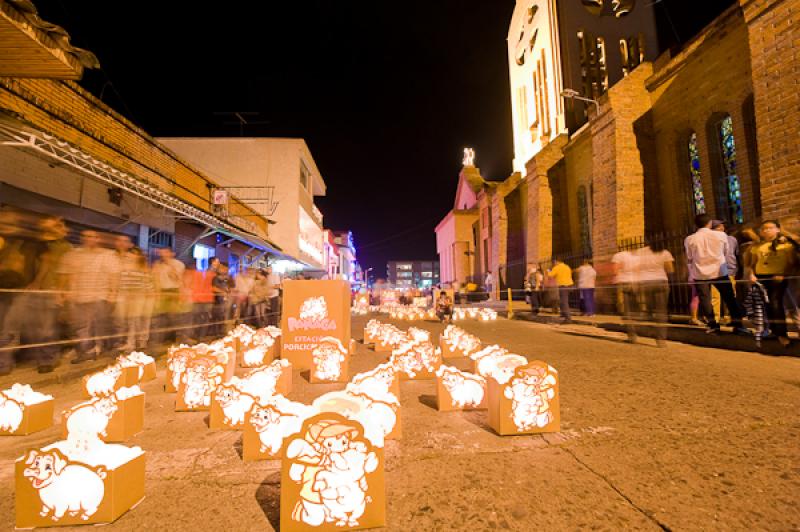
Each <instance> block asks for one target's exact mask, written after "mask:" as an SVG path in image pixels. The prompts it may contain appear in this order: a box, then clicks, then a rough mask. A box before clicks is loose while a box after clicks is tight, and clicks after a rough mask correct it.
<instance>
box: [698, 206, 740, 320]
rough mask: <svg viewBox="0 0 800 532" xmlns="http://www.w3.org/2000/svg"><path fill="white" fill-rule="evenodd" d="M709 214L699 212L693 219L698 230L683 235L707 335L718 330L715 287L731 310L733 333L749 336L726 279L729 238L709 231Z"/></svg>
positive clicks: (717, 232)
mask: <svg viewBox="0 0 800 532" xmlns="http://www.w3.org/2000/svg"><path fill="white" fill-rule="evenodd" d="M711 223H712V220H711V217H710V216H708V215H707V214H699V215H697V217H696V218H695V225H696V226H697V231H696V232H694V233H692V234H691V235H689V236H687V237H686V240H685V241H684V246H685V247H686V259H687V262H688V264H689V269H690V271H691V277H692V279H694V283H695V287H696V289H697V295H698V296H699V298H700V313H701V314H702V315H703V316H704V317H705V319H706V323H707V329H706V332H707V333H708V334H718V333H719V330H720V326H719V323H718V322H717V318H716V316H715V315H714V307H713V305H712V302H711V287H712V286H713V287H715V288H716V289H717V290H718V291H719V293H720V296H721V297H722V300H723V301H724V302H725V304H726V305H727V306H728V308H729V309H730V312H731V318H732V319H731V325H732V326H733V331H734V333H736V334H743V335H749V334H750V333H749V331H748V330H747V329H744V328H743V327H742V317H743V316H744V312H743V310H742V308H741V307H740V306H739V302H738V301H737V300H736V296H735V295H734V292H733V285H732V284H731V280H730V278H728V263H727V260H728V246H729V244H728V237H727V235H726V234H725V233H721V232H719V231H712V230H711Z"/></svg>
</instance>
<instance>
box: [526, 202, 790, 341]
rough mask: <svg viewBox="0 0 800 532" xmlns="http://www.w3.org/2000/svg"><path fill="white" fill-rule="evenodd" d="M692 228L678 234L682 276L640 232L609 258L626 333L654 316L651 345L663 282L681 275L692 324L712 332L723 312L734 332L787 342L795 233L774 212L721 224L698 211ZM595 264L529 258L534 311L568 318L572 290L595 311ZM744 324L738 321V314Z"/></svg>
mask: <svg viewBox="0 0 800 532" xmlns="http://www.w3.org/2000/svg"><path fill="white" fill-rule="evenodd" d="M695 225H696V231H695V232H694V233H692V234H690V235H688V236H687V237H686V239H685V241H684V249H685V253H686V261H687V264H686V266H687V270H688V278H687V279H686V280H683V279H675V278H674V273H675V258H674V257H673V255H672V254H671V253H670V252H669V251H668V250H667V249H665V248H664V247H663V242H659V241H650V240H647V239H645V241H644V243H643V245H642V246H641V247H640V248H638V249H633V250H623V251H620V252H618V253H616V254H615V255H614V256H613V257H612V259H611V270H612V275H613V285H612V286H607V287H606V286H603V287H600V288H612V289H614V290H616V292H617V297H618V307H619V309H620V311H621V313H622V315H623V316H624V318H625V321H626V323H627V331H628V341H629V342H636V341H637V324H639V323H641V322H643V321H644V322H646V321H650V322H654V323H655V325H656V330H657V336H656V342H657V345H659V346H661V347H663V346H664V345H665V343H664V340H665V339H666V336H667V329H666V323H667V321H668V307H669V295H670V289H671V288H670V287H671V283H675V282H678V283H680V282H688V283H689V285H690V286H691V289H692V301H691V304H690V308H691V312H692V316H691V322H692V323H693V324H694V325H698V326H703V327H705V329H706V333H708V334H712V335H716V334H719V333H720V323H721V321H722V319H723V316H725V319H726V320H727V322H728V324H729V325H730V326H731V327H732V331H733V333H734V334H738V335H743V336H754V337H755V338H756V339H757V340H758V341H761V340H764V339H775V340H777V341H778V342H779V343H780V344H781V345H782V346H784V347H787V346H788V345H789V344H790V339H789V334H788V326H787V318H790V319H793V320H794V321H795V323H797V324H798V325H800V306H799V305H798V302H799V300H800V237H798V236H797V235H795V234H793V233H791V232H789V231H786V230H785V229H782V228H781V225H780V223H779V222H778V221H777V220H766V221H764V222H762V223H761V224H759V225H758V226H756V227H745V228H740V229H738V230H737V231H735V235H736V236H734V234H732V233H733V232H730V233H729V232H728V231H727V230H726V229H727V227H726V225H725V222H724V221H722V220H714V219H712V218H711V217H710V216H708V215H706V214H701V215H698V216H697V217H696V219H695ZM596 278H597V271H596V270H595V269H594V266H593V264H592V261H590V260H585V261H584V262H583V264H582V265H581V266H580V267H578V268H576V269H575V271H573V270H572V269H571V268H570V267H569V266H568V265H566V264H565V263H563V262H561V261H560V260H554V261H553V263H552V267H550V268H549V269H545V268H543V267H541V265H536V264H529V265H528V272H527V275H526V277H525V294H526V300H527V301H528V302H529V303H530V305H531V310H532V312H533V313H534V314H538V313H539V311H540V310H541V309H542V308H544V307H551V308H553V309H554V310H555V309H556V308H557V309H558V312H559V313H560V315H561V320H562V322H563V323H570V322H571V321H572V314H571V312H572V311H571V306H570V295H571V294H573V293H575V292H577V293H578V295H579V299H578V300H579V302H580V303H579V304H580V309H581V311H582V312H583V314H584V315H586V316H593V315H594V313H595V294H594V292H595V290H596V288H597V287H596V284H595V283H596ZM745 319H747V320H748V322H747V324H749V325H750V327H745V325H746V323H745V322H744V320H745Z"/></svg>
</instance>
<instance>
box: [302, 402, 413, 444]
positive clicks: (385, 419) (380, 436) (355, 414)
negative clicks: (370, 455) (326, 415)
mask: <svg viewBox="0 0 800 532" xmlns="http://www.w3.org/2000/svg"><path fill="white" fill-rule="evenodd" d="M311 406H312V407H313V408H314V409H316V411H317V412H335V413H337V414H341V415H343V416H345V417H347V418H348V419H352V420H354V421H358V422H359V423H361V425H362V426H363V427H364V437H365V438H367V439H368V440H369V441H370V442H372V444H373V445H376V446H380V447H383V443H384V440H385V439H386V438H387V437H388V436H389V435H390V434H391V433H392V432H393V431H394V429H395V426H396V425H397V421H398V419H399V415H398V410H399V408H400V403H399V401H397V398H395V397H394V396H391V397H389V396H388V395H387V396H384V397H383V398H382V400H375V399H373V398H372V397H370V396H368V395H366V394H361V393H352V392H350V391H347V390H345V391H335V392H328V393H326V394H324V395H321V396H319V397H317V398H316V399H315V400H314V402H313V403H311Z"/></svg>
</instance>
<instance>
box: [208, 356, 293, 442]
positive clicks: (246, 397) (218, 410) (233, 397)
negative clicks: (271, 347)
mask: <svg viewBox="0 0 800 532" xmlns="http://www.w3.org/2000/svg"><path fill="white" fill-rule="evenodd" d="M291 382H292V365H291V364H289V361H288V360H276V361H274V362H273V363H272V364H270V365H269V366H265V367H263V368H258V369H254V370H252V371H250V372H249V373H248V374H247V375H245V376H244V377H242V378H239V377H234V378H232V379H231V380H230V381H228V382H226V383H222V384H220V385H218V386H217V388H216V390H214V393H213V394H212V396H211V413H210V415H209V428H211V429H221V430H240V429H242V428H243V426H244V424H245V418H246V415H247V413H248V412H249V411H250V409H251V408H252V407H253V405H254V404H256V403H264V402H266V401H270V400H271V399H272V398H273V397H274V396H275V395H278V394H288V393H289V392H290V391H291V388H292V386H291Z"/></svg>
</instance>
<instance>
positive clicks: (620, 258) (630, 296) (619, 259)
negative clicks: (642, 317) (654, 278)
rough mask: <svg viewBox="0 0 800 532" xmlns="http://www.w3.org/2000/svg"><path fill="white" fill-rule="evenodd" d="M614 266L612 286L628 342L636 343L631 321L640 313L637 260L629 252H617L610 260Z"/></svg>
mask: <svg viewBox="0 0 800 532" xmlns="http://www.w3.org/2000/svg"><path fill="white" fill-rule="evenodd" d="M611 263H612V264H613V265H614V284H616V285H617V298H618V300H621V301H622V302H621V307H622V308H621V309H619V310H620V314H622V316H623V318H624V320H625V322H626V329H627V331H628V342H629V343H636V339H637V336H636V327H635V326H634V325H633V323H632V322H633V320H635V319H637V318H638V316H639V314H640V313H641V305H640V303H639V292H638V291H637V290H636V283H637V277H636V274H637V271H638V269H639V266H638V258H637V256H636V255H634V254H633V253H632V252H630V251H627V250H626V251H618V252H617V253H615V254H614V256H613V257H612V258H611Z"/></svg>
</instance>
